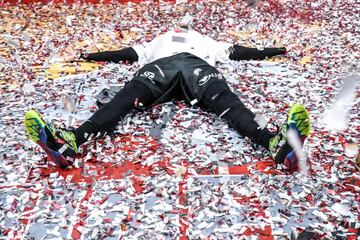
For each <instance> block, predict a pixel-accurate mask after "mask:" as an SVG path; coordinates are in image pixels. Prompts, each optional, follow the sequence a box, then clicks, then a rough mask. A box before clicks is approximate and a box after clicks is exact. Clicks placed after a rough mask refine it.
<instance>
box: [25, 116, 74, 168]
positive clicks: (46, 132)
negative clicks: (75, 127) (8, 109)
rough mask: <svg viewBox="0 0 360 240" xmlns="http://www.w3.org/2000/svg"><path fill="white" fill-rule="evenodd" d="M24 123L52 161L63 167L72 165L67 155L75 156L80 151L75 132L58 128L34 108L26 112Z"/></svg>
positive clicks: (32, 138) (32, 137) (27, 130)
mask: <svg viewBox="0 0 360 240" xmlns="http://www.w3.org/2000/svg"><path fill="white" fill-rule="evenodd" d="M24 123H25V129H26V132H27V133H28V134H29V137H30V139H31V140H32V141H34V142H35V143H37V144H38V145H39V146H40V147H41V148H42V149H44V151H45V153H46V154H47V155H48V157H49V158H50V160H51V161H53V162H54V163H55V164H56V165H57V166H59V167H62V168H65V167H68V166H70V164H69V162H68V161H67V160H66V157H74V156H75V155H76V154H77V153H78V147H77V145H76V139H75V135H74V133H73V132H71V131H66V130H56V129H55V128H54V127H53V126H52V125H51V124H49V123H45V121H44V120H43V118H42V117H41V115H40V114H39V113H38V112H36V111H34V110H29V111H27V112H26V113H25V120H24Z"/></svg>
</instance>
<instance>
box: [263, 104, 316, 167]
mask: <svg viewBox="0 0 360 240" xmlns="http://www.w3.org/2000/svg"><path fill="white" fill-rule="evenodd" d="M289 128H293V129H296V131H297V132H298V134H299V137H300V140H301V142H302V144H303V143H304V141H305V139H306V138H307V137H308V136H309V134H310V130H311V122H310V115H309V112H308V111H307V110H306V108H305V107H304V106H303V105H301V104H298V103H296V104H294V105H293V106H292V107H291V109H290V111H289V116H288V119H287V121H286V122H285V123H284V124H283V125H282V126H281V130H280V132H279V133H278V134H277V135H276V136H274V137H273V138H271V139H270V142H269V150H270V152H271V155H272V157H273V158H274V160H275V162H276V163H283V164H284V165H285V167H286V168H287V169H289V170H296V169H297V167H298V159H297V158H296V155H295V153H294V151H293V149H292V148H291V146H290V145H289V144H288V143H287V140H286V132H287V130H288V129H289Z"/></svg>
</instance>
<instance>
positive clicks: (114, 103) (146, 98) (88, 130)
mask: <svg viewBox="0 0 360 240" xmlns="http://www.w3.org/2000/svg"><path fill="white" fill-rule="evenodd" d="M154 101H155V98H154V96H153V95H152V93H151V91H150V90H149V89H148V87H147V86H146V85H145V84H143V83H141V82H139V81H136V80H132V81H130V82H129V83H128V84H126V85H125V87H124V88H123V89H121V90H120V91H119V92H118V93H117V94H116V95H115V97H114V98H113V99H112V100H111V101H110V102H109V103H107V104H105V105H104V106H103V107H102V108H100V109H99V110H97V111H96V112H95V113H94V114H93V115H92V116H91V117H90V118H89V120H87V121H86V122H84V123H83V124H82V125H81V126H80V127H79V128H77V129H76V130H75V131H74V133H75V137H76V142H77V145H78V146H80V145H81V144H83V143H84V142H86V141H87V140H89V139H91V138H92V137H96V136H99V135H101V134H104V133H105V132H108V131H111V130H113V128H114V127H116V125H117V124H118V123H119V122H120V121H121V120H122V119H123V118H124V117H125V116H126V114H128V113H129V112H130V111H131V110H134V109H135V108H136V107H137V106H136V104H140V103H141V104H143V105H144V106H149V105H151V104H152V103H153V102H154Z"/></svg>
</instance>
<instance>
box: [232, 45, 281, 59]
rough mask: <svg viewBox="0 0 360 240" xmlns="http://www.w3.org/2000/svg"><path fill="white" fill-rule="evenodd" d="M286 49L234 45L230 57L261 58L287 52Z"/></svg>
mask: <svg viewBox="0 0 360 240" xmlns="http://www.w3.org/2000/svg"><path fill="white" fill-rule="evenodd" d="M285 53H286V49H285V48H284V47H283V48H264V50H259V49H257V48H247V47H243V46H240V45H234V46H233V47H232V49H231V52H230V55H229V58H230V59H231V60H236V61H239V60H250V59H253V60H261V59H265V58H269V57H272V56H276V55H281V54H285Z"/></svg>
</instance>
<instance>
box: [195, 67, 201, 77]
mask: <svg viewBox="0 0 360 240" xmlns="http://www.w3.org/2000/svg"><path fill="white" fill-rule="evenodd" d="M200 72H201V68H196V69H195V70H194V75H195V76H199V74H200Z"/></svg>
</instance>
